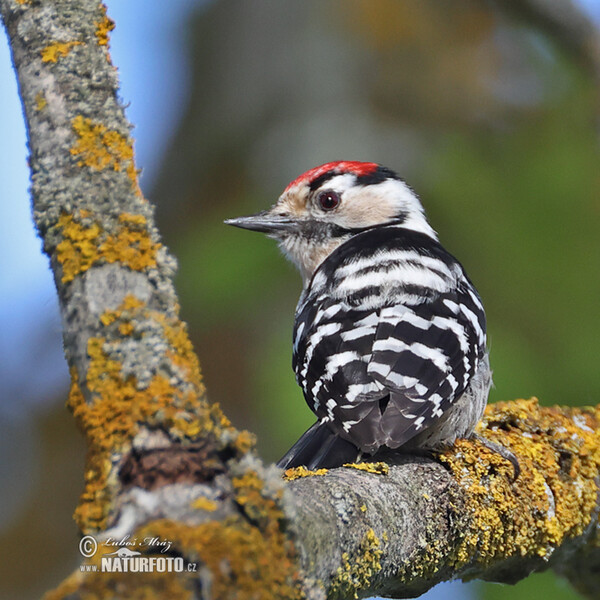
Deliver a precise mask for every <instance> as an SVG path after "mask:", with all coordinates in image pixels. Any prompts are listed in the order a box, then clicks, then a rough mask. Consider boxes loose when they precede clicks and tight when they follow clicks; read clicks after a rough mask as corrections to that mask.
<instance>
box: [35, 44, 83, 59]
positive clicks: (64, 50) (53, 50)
mask: <svg viewBox="0 0 600 600" xmlns="http://www.w3.org/2000/svg"><path fill="white" fill-rule="evenodd" d="M81 45H83V42H78V41H71V42H52V43H51V44H49V45H48V46H46V47H45V48H44V49H43V50H42V52H41V56H42V62H45V63H48V62H52V63H55V62H57V61H58V59H59V58H64V57H65V56H67V54H69V52H71V50H72V49H73V48H74V47H75V46H81Z"/></svg>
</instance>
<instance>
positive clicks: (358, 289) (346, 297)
mask: <svg viewBox="0 0 600 600" xmlns="http://www.w3.org/2000/svg"><path fill="white" fill-rule="evenodd" d="M485 356H486V334H485V313H484V310H483V306H482V303H481V300H480V298H479V295H478V294H477V292H476V291H475V289H474V287H473V285H472V284H471V282H470V280H469V279H468V277H467V276H466V274H465V272H464V271H463V269H462V267H461V265H460V264H459V263H458V261H457V260H456V259H455V258H454V257H452V256H451V255H450V254H449V253H448V252H446V251H445V250H444V249H443V248H442V246H441V245H440V244H439V243H438V242H437V241H435V240H433V239H431V238H430V237H429V236H427V235H424V234H422V233H418V232H412V231H410V230H407V229H405V228H403V227H400V226H388V227H380V228H376V229H371V230H368V231H365V232H363V233H361V234H359V235H356V236H354V237H352V238H351V239H350V240H349V241H348V242H346V243H345V244H343V245H342V246H340V247H339V248H337V250H335V251H334V252H333V253H332V254H331V255H330V256H329V257H328V258H327V259H326V260H325V261H324V262H323V263H322V264H321V266H320V267H319V268H318V270H317V271H316V272H315V274H314V276H313V278H312V280H311V282H310V285H309V287H308V288H307V289H306V290H305V292H304V294H303V295H302V297H301V299H300V302H299V304H298V308H297V312H296V322H295V327H294V354H293V366H294V370H295V372H296V378H297V381H298V383H299V385H300V386H301V387H302V389H303V391H304V395H305V398H306V401H307V403H308V405H309V406H310V408H311V409H312V410H313V412H314V413H315V414H316V415H317V416H318V417H319V422H320V423H323V424H328V428H329V429H330V430H333V431H335V432H336V433H337V434H338V435H339V436H340V437H342V438H343V439H346V440H348V441H350V442H352V444H354V445H355V446H357V447H358V448H359V449H360V450H362V451H363V452H364V453H368V454H371V453H373V452H375V451H377V450H378V449H379V448H380V447H382V446H385V447H387V448H398V447H400V446H407V444H408V443H409V442H410V440H412V439H413V438H415V436H417V435H418V434H419V433H420V432H425V431H426V430H427V428H428V427H429V426H430V425H431V424H433V423H434V422H435V421H437V420H439V419H441V418H442V417H443V415H444V414H445V413H447V411H448V409H449V407H450V406H451V405H452V403H453V402H454V401H455V400H457V399H458V398H460V397H461V395H462V394H463V393H464V392H465V391H466V390H467V388H468V386H469V383H470V382H471V380H472V379H473V377H474V376H475V374H476V373H477V371H478V369H479V368H480V367H481V368H482V369H483V368H486V369H487V362H486V360H485ZM484 377H487V378H488V379H489V375H485V374H484ZM488 385H489V383H488ZM486 392H487V390H486ZM486 400H487V393H486V397H485V398H484V399H483V402H481V400H480V401H479V404H480V406H478V407H474V408H476V410H475V411H474V412H475V413H477V414H476V416H475V423H476V422H477V420H479V418H480V417H481V412H482V410H483V407H484V406H485V402H486ZM473 427H474V423H465V428H464V429H465V431H460V430H456V429H455V432H456V435H455V436H454V439H455V438H456V437H461V436H462V435H467V434H469V433H471V430H472V428H473ZM467 430H468V431H467ZM443 441H444V442H447V441H448V440H443ZM435 446H436V438H435V436H433V438H432V440H431V443H430V444H425V445H423V444H419V447H421V448H422V447H435ZM350 453H351V452H350ZM322 458H325V457H322Z"/></svg>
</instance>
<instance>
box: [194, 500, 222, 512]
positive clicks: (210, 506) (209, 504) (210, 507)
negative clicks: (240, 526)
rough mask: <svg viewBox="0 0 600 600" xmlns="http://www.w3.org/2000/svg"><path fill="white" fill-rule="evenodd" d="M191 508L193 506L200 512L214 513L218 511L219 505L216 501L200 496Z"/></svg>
mask: <svg viewBox="0 0 600 600" xmlns="http://www.w3.org/2000/svg"><path fill="white" fill-rule="evenodd" d="M191 506H192V508H196V509H198V510H206V511H208V512H214V511H215V510H217V508H218V506H219V505H218V504H217V503H216V502H215V501H214V500H211V499H210V498H206V497H205V496H200V497H199V498H196V499H195V500H194V501H193V502H192V505H191Z"/></svg>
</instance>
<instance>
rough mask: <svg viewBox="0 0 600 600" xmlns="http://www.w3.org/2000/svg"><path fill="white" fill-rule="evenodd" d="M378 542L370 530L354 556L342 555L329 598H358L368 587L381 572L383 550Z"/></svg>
mask: <svg viewBox="0 0 600 600" xmlns="http://www.w3.org/2000/svg"><path fill="white" fill-rule="evenodd" d="M380 545H381V543H380V541H379V539H378V538H377V536H376V535H375V532H374V531H373V530H372V529H369V530H368V531H367V533H366V534H365V536H364V538H363V540H362V542H361V544H360V547H359V549H358V551H357V553H356V556H354V557H351V556H350V555H349V554H348V553H347V552H344V553H343V554H342V566H341V567H338V570H337V574H336V576H335V578H334V579H333V581H332V584H331V592H330V597H332V598H335V597H338V598H348V597H352V598H358V592H359V591H360V590H361V589H363V588H366V587H368V586H369V585H370V583H371V580H372V578H373V576H374V575H375V574H376V573H378V572H379V571H381V562H380V560H381V556H382V554H383V550H381V548H380Z"/></svg>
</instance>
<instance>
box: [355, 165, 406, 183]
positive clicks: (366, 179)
mask: <svg viewBox="0 0 600 600" xmlns="http://www.w3.org/2000/svg"><path fill="white" fill-rule="evenodd" d="M386 179H399V180H400V181H402V180H401V178H400V177H399V176H398V175H397V174H396V173H394V171H392V170H391V169H388V168H387V167H377V168H376V169H375V170H374V171H371V172H370V173H367V174H365V175H359V176H358V177H357V178H356V183H357V184H358V185H374V184H377V183H383V182H384V181H385V180H386Z"/></svg>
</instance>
